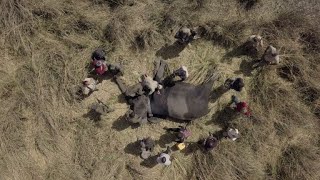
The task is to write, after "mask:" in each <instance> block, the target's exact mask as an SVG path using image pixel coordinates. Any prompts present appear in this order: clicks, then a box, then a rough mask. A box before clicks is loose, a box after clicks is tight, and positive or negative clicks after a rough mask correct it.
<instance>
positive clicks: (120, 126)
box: [112, 115, 139, 131]
mask: <svg viewBox="0 0 320 180" xmlns="http://www.w3.org/2000/svg"><path fill="white" fill-rule="evenodd" d="M130 126H131V128H132V129H136V128H138V127H139V124H133V123H130V122H128V121H126V117H125V115H123V116H121V117H119V118H118V119H117V120H115V121H114V122H113V124H112V129H115V130H117V131H123V130H125V129H127V128H129V127H130Z"/></svg>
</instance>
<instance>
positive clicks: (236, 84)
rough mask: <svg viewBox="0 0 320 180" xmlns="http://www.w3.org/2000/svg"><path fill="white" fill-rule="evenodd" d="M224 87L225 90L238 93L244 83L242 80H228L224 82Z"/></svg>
mask: <svg viewBox="0 0 320 180" xmlns="http://www.w3.org/2000/svg"><path fill="white" fill-rule="evenodd" d="M224 86H225V88H226V89H233V90H235V91H238V92H240V91H242V89H243V87H244V82H243V79H242V78H235V79H234V78H228V79H227V80H226V81H225V83H224Z"/></svg>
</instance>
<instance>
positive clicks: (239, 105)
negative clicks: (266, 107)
mask: <svg viewBox="0 0 320 180" xmlns="http://www.w3.org/2000/svg"><path fill="white" fill-rule="evenodd" d="M231 108H233V109H234V110H236V111H237V112H240V113H243V114H244V115H246V116H251V112H250V109H249V106H248V103H246V102H244V101H240V100H239V99H238V98H237V97H236V96H234V95H232V104H231Z"/></svg>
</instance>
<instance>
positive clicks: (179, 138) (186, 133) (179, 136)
mask: <svg viewBox="0 0 320 180" xmlns="http://www.w3.org/2000/svg"><path fill="white" fill-rule="evenodd" d="M164 129H165V130H166V131H168V132H175V133H176V139H175V140H174V141H175V142H177V143H183V142H184V141H185V140H186V139H187V138H188V137H190V136H191V131H190V130H188V129H187V127H183V126H179V127H178V128H167V127H165V128H164Z"/></svg>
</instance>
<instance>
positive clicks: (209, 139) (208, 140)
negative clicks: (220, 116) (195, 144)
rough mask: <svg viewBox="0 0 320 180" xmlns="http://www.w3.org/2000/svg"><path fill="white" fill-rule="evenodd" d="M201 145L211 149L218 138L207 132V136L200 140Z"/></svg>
mask: <svg viewBox="0 0 320 180" xmlns="http://www.w3.org/2000/svg"><path fill="white" fill-rule="evenodd" d="M201 144H202V146H203V148H204V149H205V150H206V151H212V150H213V149H214V148H215V147H217V145H218V139H217V138H216V137H214V136H213V135H212V134H211V133H209V137H207V138H206V139H205V140H203V141H202V143H201Z"/></svg>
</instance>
